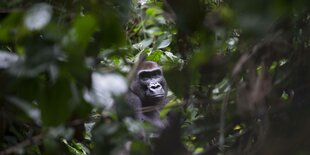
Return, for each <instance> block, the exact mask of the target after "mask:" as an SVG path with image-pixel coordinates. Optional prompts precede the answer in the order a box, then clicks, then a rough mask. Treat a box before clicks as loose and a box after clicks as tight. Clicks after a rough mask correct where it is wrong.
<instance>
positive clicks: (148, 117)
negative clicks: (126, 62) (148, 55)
mask: <svg viewBox="0 0 310 155" xmlns="http://www.w3.org/2000/svg"><path fill="white" fill-rule="evenodd" d="M125 100H126V102H127V103H128V104H129V105H130V106H131V107H132V109H133V110H134V114H135V118H136V119H138V120H143V121H147V122H149V123H151V124H152V125H154V126H156V127H159V128H163V127H165V123H164V122H163V121H161V120H160V117H159V112H160V110H161V109H162V107H163V106H164V105H165V104H166V103H167V83H166V80H165V78H164V76H163V71H162V69H161V67H160V66H159V65H158V64H157V63H156V62H153V61H142V62H141V63H140V64H139V66H138V67H137V71H136V75H135V76H134V77H133V80H132V81H131V83H130V85H129V90H128V92H127V94H126V96H125Z"/></svg>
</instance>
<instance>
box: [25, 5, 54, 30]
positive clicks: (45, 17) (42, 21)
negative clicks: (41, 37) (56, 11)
mask: <svg viewBox="0 0 310 155" xmlns="http://www.w3.org/2000/svg"><path fill="white" fill-rule="evenodd" d="M52 13H53V10H52V6H50V5H49V4H46V3H39V4H35V5H33V6H32V7H31V8H30V9H29V10H28V11H27V12H26V15H25V19H24V24H25V25H26V27H27V28H28V29H29V30H40V29H42V28H43V27H44V26H46V25H47V24H48V23H49V21H50V20H51V18H52Z"/></svg>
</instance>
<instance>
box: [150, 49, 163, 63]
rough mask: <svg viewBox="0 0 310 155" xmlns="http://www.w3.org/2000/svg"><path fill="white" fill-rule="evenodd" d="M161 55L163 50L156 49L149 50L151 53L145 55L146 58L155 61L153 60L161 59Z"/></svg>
mask: <svg viewBox="0 0 310 155" xmlns="http://www.w3.org/2000/svg"><path fill="white" fill-rule="evenodd" d="M162 55H163V51H161V50H156V51H154V52H151V54H150V55H149V56H148V57H147V59H148V60H152V61H155V62H159V61H160V60H161V56H162Z"/></svg>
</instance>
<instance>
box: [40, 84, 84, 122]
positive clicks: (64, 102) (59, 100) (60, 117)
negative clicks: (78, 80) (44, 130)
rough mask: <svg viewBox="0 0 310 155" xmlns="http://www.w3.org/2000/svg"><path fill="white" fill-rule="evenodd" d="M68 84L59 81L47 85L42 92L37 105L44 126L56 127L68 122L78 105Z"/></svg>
mask: <svg viewBox="0 0 310 155" xmlns="http://www.w3.org/2000/svg"><path fill="white" fill-rule="evenodd" d="M70 84H72V82H70V81H68V80H65V79H59V80H57V81H56V83H55V84H48V85H46V86H45V88H44V89H43V90H42V91H43V92H41V95H40V99H39V101H38V103H39V107H40V109H41V112H42V113H41V114H42V121H43V124H44V125H46V126H56V125H60V124H62V123H64V122H65V121H67V120H69V118H70V116H71V114H72V112H73V110H74V108H75V107H76V105H77V104H78V102H77V100H76V99H74V98H73V97H74V96H73V94H72V91H73V90H72V89H71V88H70Z"/></svg>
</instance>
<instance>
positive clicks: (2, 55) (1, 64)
mask: <svg viewBox="0 0 310 155" xmlns="http://www.w3.org/2000/svg"><path fill="white" fill-rule="evenodd" d="M18 59H19V57H18V56H17V55H16V54H15V53H10V52H6V51H1V50H0V69H4V68H8V67H9V66H10V65H11V64H13V63H15V62H16V61H17V60H18Z"/></svg>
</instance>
